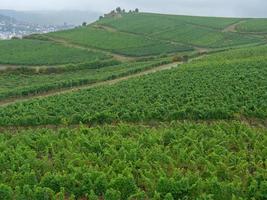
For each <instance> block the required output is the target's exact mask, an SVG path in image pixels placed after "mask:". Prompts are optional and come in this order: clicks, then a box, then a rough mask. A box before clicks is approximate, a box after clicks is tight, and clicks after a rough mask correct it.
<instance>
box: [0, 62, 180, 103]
mask: <svg viewBox="0 0 267 200" xmlns="http://www.w3.org/2000/svg"><path fill="white" fill-rule="evenodd" d="M179 64H182V63H181V62H174V63H170V64H166V65H160V66H157V67H154V68H152V69H148V70H144V71H141V72H137V73H135V74H131V75H127V76H123V77H119V78H116V79H112V80H107V81H101V82H97V83H93V84H90V85H83V86H78V87H75V88H65V89H58V90H50V91H49V92H46V93H41V94H37V95H29V96H25V97H14V98H10V99H5V100H3V101H0V107H5V106H8V105H11V104H14V103H18V102H25V101H28V100H31V99H40V98H45V97H49V96H56V95H60V94H66V93H70V92H75V91H79V90H84V89H90V88H95V87H99V86H105V85H113V84H116V83H118V82H121V81H124V80H128V79H131V78H136V77H140V76H144V75H147V74H152V73H155V72H159V71H163V70H168V69H171V68H174V67H177V66H178V65H179Z"/></svg>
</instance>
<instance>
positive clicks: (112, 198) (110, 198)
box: [105, 189, 121, 200]
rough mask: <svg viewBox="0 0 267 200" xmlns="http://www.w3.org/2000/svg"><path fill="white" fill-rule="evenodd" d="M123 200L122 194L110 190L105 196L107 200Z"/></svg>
mask: <svg viewBox="0 0 267 200" xmlns="http://www.w3.org/2000/svg"><path fill="white" fill-rule="evenodd" d="M118 199H121V193H120V192H119V191H117V190H114V189H108V190H107V191H106V194H105V200H118Z"/></svg>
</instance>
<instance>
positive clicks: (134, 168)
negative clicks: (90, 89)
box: [0, 122, 267, 200]
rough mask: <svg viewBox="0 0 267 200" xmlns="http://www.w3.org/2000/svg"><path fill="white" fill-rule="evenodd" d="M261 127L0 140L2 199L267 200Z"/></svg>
mask: <svg viewBox="0 0 267 200" xmlns="http://www.w3.org/2000/svg"><path fill="white" fill-rule="evenodd" d="M266 142H267V132H266V129H256V128H250V127H248V126H246V125H244V124H243V125H242V124H240V123H237V122H229V123H223V122H221V123H215V124H213V125H205V124H192V123H178V124H176V123H173V124H162V125H160V126H158V127H157V128H148V127H147V128H146V127H144V126H140V125H126V124H120V125H118V126H115V127H114V126H104V127H96V128H85V127H80V128H79V129H75V130H71V129H61V130H58V131H52V130H48V129H42V130H28V131H21V132H19V133H13V132H11V133H9V132H2V133H1V134H0V148H1V151H0V161H1V162H0V198H1V199H5V200H11V199H54V198H55V199H65V198H68V197H71V199H90V200H91V199H93V200H94V199H95V200H97V199H105V200H119V199H121V200H126V199H130V200H139V199H140V200H142V199H153V200H160V199H164V200H169V199H220V200H229V199H259V200H263V199H266V192H267V190H266V189H267V177H266V173H267V171H266V167H265V165H266V153H267V147H266Z"/></svg>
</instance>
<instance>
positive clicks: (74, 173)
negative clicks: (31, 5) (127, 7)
mask: <svg viewBox="0 0 267 200" xmlns="http://www.w3.org/2000/svg"><path fill="white" fill-rule="evenodd" d="M114 12H115V14H114ZM114 12H113V15H115V17H114V16H113V17H110V16H109V15H105V16H104V17H102V18H101V19H100V20H98V21H96V22H94V23H92V24H89V25H87V26H85V25H83V26H80V27H77V28H74V29H71V30H66V31H60V32H53V33H48V34H40V35H31V36H27V37H25V38H23V39H12V40H7V41H0V85H1V87H0V200H148V199H152V200H191V199H192V200H266V199H267V167H266V166H267V160H266V158H267V38H266V37H265V38H264V34H265V33H266V31H267V29H266V26H265V24H266V20H265V19H241V18H219V17H192V16H181V15H180V16H177V15H162V14H151V13H138V12H137V11H132V12H131V13H121V14H119V15H118V13H116V12H117V11H114Z"/></svg>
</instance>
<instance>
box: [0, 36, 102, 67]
mask: <svg viewBox="0 0 267 200" xmlns="http://www.w3.org/2000/svg"><path fill="white" fill-rule="evenodd" d="M105 57H106V56H105V55H103V54H101V53H95V52H89V51H84V50H80V49H73V48H67V47H63V46H61V45H57V44H54V43H50V42H46V41H38V40H27V39H23V40H8V41H0V64H12V65H56V64H66V63H80V62H89V61H93V60H96V59H103V58H105Z"/></svg>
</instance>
